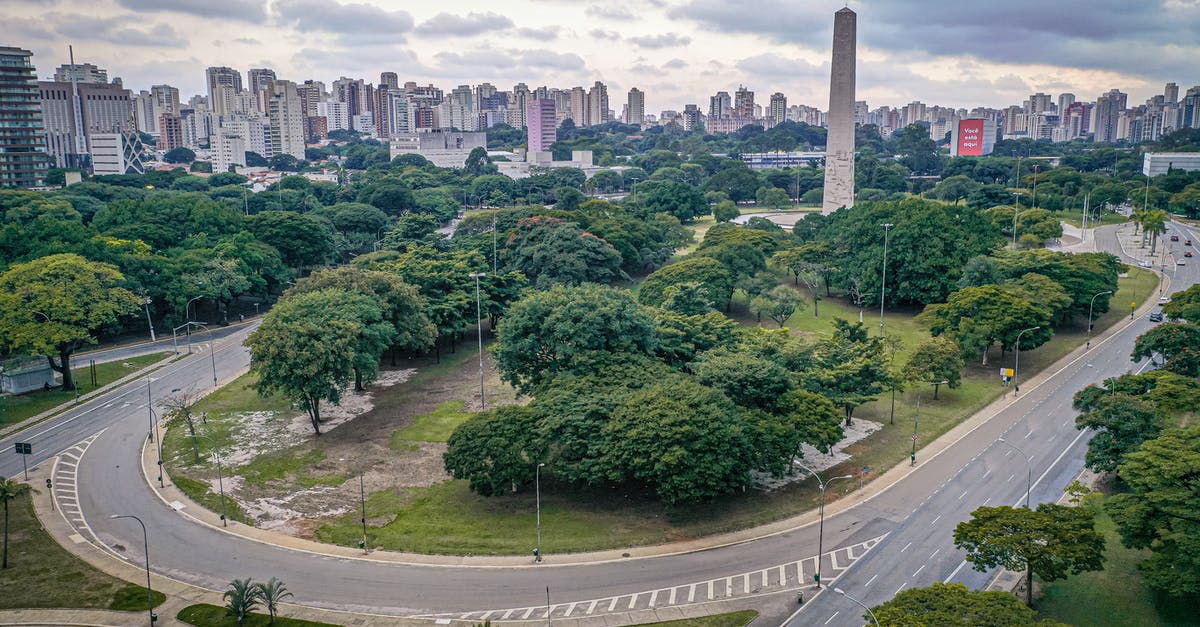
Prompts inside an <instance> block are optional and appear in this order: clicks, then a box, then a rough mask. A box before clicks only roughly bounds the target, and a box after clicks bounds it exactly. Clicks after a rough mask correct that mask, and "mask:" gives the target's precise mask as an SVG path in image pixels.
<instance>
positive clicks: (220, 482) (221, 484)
mask: <svg viewBox="0 0 1200 627" xmlns="http://www.w3.org/2000/svg"><path fill="white" fill-rule="evenodd" d="M192 437H193V438H204V439H205V440H208V441H209V443H210V444H212V451H213V456H215V457H216V458H217V488H218V489H219V490H220V491H221V526H222V527H228V526H229V521H228V520H227V516H226V515H225V513H226V512H225V475H224V473H222V472H221V452H220V451H218V450H217V441H216V440H214V439H212V438H211V437H209V436H207V435H201V434H199V433H194V434H192Z"/></svg>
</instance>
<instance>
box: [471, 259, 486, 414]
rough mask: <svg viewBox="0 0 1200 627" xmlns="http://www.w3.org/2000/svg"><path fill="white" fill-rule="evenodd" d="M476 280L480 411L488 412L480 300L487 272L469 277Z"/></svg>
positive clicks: (476, 273) (475, 273)
mask: <svg viewBox="0 0 1200 627" xmlns="http://www.w3.org/2000/svg"><path fill="white" fill-rule="evenodd" d="M467 276H470V277H471V278H472V279H475V319H476V325H475V326H476V330H477V331H478V333H479V409H480V411H487V400H486V399H485V398H484V396H483V309H482V307H483V306H482V305H481V304H480V302H481V301H480V298H479V279H480V277H485V276H487V273H486V272H472V273H471V274H469V275H467Z"/></svg>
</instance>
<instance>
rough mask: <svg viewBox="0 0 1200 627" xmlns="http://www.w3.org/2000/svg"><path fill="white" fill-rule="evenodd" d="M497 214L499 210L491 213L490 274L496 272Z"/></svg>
mask: <svg viewBox="0 0 1200 627" xmlns="http://www.w3.org/2000/svg"><path fill="white" fill-rule="evenodd" d="M499 212H500V210H499V209H495V210H493V211H492V274H496V273H497V272H498V270H496V214H497V213H499Z"/></svg>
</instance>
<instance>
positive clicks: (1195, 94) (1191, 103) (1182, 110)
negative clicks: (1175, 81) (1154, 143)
mask: <svg viewBox="0 0 1200 627" xmlns="http://www.w3.org/2000/svg"><path fill="white" fill-rule="evenodd" d="M1179 128H1200V87H1192V88H1191V89H1189V90H1187V94H1186V95H1184V97H1183V100H1182V101H1181V102H1180V103H1179Z"/></svg>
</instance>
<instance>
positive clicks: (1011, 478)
mask: <svg viewBox="0 0 1200 627" xmlns="http://www.w3.org/2000/svg"><path fill="white" fill-rule="evenodd" d="M1015 476H1017V473H1015V472H1014V473H1013V474H1011V475H1009V476H1008V479H1006V481H1012V480H1013V477H1015Z"/></svg>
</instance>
